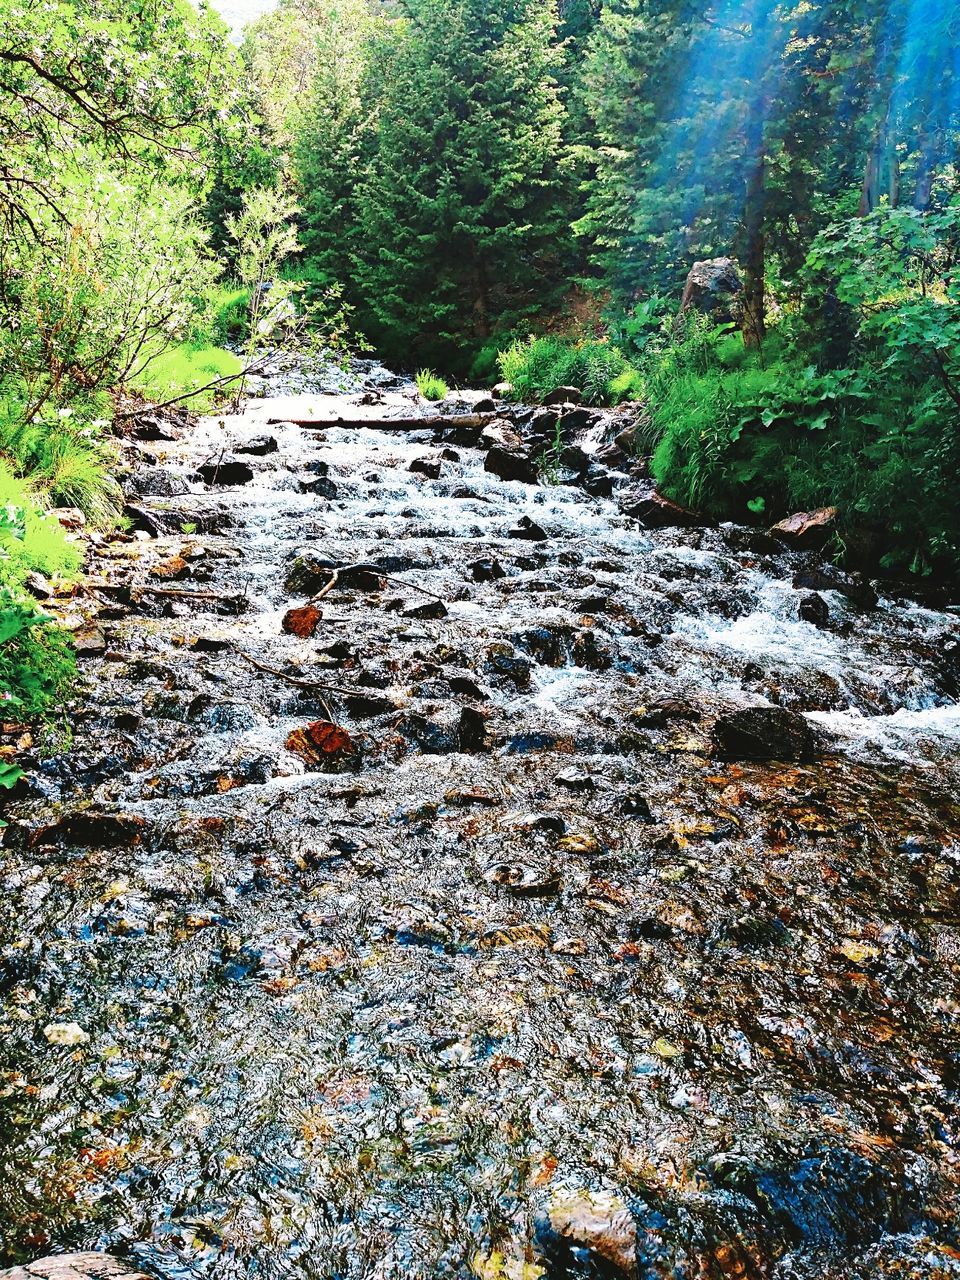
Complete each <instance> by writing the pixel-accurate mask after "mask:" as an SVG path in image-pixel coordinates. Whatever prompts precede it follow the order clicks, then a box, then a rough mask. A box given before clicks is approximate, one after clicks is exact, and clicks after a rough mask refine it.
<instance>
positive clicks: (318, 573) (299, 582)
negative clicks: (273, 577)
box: [283, 551, 337, 596]
mask: <svg viewBox="0 0 960 1280" xmlns="http://www.w3.org/2000/svg"><path fill="white" fill-rule="evenodd" d="M336 568H337V562H336V561H335V560H331V559H330V558H329V556H319V555H314V554H313V553H311V552H309V551H308V552H305V553H304V554H303V555H301V556H297V558H296V559H295V560H294V562H293V564H292V565H291V566H290V568H289V570H288V572H287V577H286V581H285V582H284V584H283V586H284V590H285V591H286V592H287V594H288V595H304V596H311V595H314V594H315V593H316V592H318V591H321V590H322V589H323V588H324V587H325V586H326V585H327V584H328V583H329V581H330V579H331V578H332V577H333V574H334V570H335V569H336Z"/></svg>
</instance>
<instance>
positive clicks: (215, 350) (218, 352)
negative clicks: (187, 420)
mask: <svg viewBox="0 0 960 1280" xmlns="http://www.w3.org/2000/svg"><path fill="white" fill-rule="evenodd" d="M242 369H243V365H242V364H241V362H240V360H239V359H238V358H237V357H236V356H235V355H234V354H233V352H232V351H224V350H222V349H221V348H220V347H206V346H204V347H196V346H192V345H191V344H189V343H181V344H180V345H179V346H176V347H171V348H170V350H169V351H165V352H164V353H163V355H162V356H159V357H158V358H157V359H156V360H154V361H153V363H152V364H151V365H150V367H149V368H148V369H147V370H146V371H145V373H144V375H143V377H142V378H141V379H140V380H139V381H138V383H137V384H136V385H137V389H138V390H139V391H142V392H143V394H144V395H145V396H146V397H147V398H148V399H150V400H154V401H157V402H162V401H165V400H172V399H174V398H176V397H178V396H183V395H186V394H187V393H190V392H196V391H198V389H199V388H200V387H205V386H207V384H208V383H210V382H215V381H217V380H218V379H222V378H234V377H236V376H237V375H238V374H239V373H240V372H241V370H242ZM233 385H234V384H232V383H228V384H227V385H226V387H225V388H224V389H221V388H218V387H214V388H211V389H210V390H208V391H204V392H201V393H200V394H199V395H191V397H190V404H191V406H192V407H193V408H194V409H196V410H197V411H200V412H202V411H203V410H207V409H211V408H213V407H214V406H215V405H216V404H217V402H218V400H219V399H220V398H222V396H223V394H224V393H225V392H226V393H228V394H229V393H230V392H231V390H232V387H233Z"/></svg>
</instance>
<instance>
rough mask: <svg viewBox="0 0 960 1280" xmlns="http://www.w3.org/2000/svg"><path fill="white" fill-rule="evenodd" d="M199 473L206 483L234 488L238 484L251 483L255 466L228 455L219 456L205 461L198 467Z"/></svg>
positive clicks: (223, 487)
mask: <svg viewBox="0 0 960 1280" xmlns="http://www.w3.org/2000/svg"><path fill="white" fill-rule="evenodd" d="M197 475H198V477H199V478H200V479H201V480H202V481H203V483H204V484H207V485H211V486H217V487H219V488H222V489H233V488H235V487H236V486H237V485H242V484H249V483H250V481H251V480H252V479H253V468H252V467H251V466H250V464H249V463H248V462H240V461H239V460H238V459H237V458H229V457H226V458H218V459H216V460H215V461H213V462H204V463H203V464H202V465H201V466H199V467H197Z"/></svg>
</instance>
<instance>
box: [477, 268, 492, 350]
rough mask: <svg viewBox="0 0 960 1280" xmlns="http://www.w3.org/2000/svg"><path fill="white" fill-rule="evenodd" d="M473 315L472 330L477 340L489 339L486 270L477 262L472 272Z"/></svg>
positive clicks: (488, 296)
mask: <svg viewBox="0 0 960 1280" xmlns="http://www.w3.org/2000/svg"><path fill="white" fill-rule="evenodd" d="M473 286H474V295H473V314H474V316H475V317H476V319H475V322H474V329H475V331H476V335H477V337H478V338H489V337H490V286H489V283H488V281H487V268H486V265H485V264H484V263H483V262H482V261H481V262H477V263H476V265H475V267H474V271H473Z"/></svg>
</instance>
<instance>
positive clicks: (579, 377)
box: [500, 337, 640, 405]
mask: <svg viewBox="0 0 960 1280" xmlns="http://www.w3.org/2000/svg"><path fill="white" fill-rule="evenodd" d="M500 373H501V376H502V377H503V379H504V380H505V381H506V382H509V383H510V385H511V386H512V387H513V393H512V394H513V396H514V398H515V399H517V400H521V401H538V400H542V399H543V398H544V397H545V396H547V395H549V393H550V392H551V391H554V390H555V389H556V388H558V387H576V388H577V389H578V390H579V391H580V393H581V394H582V396H583V399H584V401H585V402H586V403H587V404H592V405H601V404H615V403H618V402H619V401H621V400H625V399H630V398H632V397H633V395H635V394H636V393H637V392H638V391H639V389H640V375H639V373H638V372H637V371H636V370H635V369H633V368H632V367H631V366H630V364H629V362H628V361H627V359H626V357H625V356H624V355H623V354H622V352H621V351H620V350H619V348H618V347H615V346H614V345H613V344H612V343H609V342H604V341H599V340H593V341H584V342H574V341H572V340H570V339H567V338H556V337H542V338H534V337H531V338H528V339H526V340H525V341H522V342H521V341H518V342H514V343H513V344H512V345H511V346H509V347H507V348H506V349H505V350H504V351H501V352H500Z"/></svg>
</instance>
